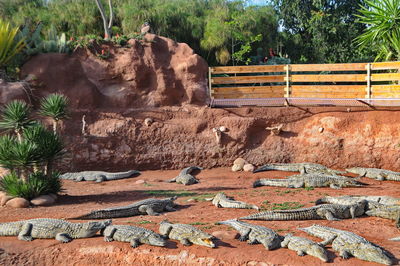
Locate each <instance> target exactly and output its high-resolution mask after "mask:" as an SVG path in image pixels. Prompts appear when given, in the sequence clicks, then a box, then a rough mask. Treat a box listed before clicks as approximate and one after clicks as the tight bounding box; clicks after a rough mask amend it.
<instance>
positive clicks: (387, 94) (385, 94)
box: [372, 92, 400, 98]
mask: <svg viewBox="0 0 400 266" xmlns="http://www.w3.org/2000/svg"><path fill="white" fill-rule="evenodd" d="M372 95H373V96H374V98H400V92H372Z"/></svg>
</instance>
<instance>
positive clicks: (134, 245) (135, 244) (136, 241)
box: [131, 238, 140, 248]
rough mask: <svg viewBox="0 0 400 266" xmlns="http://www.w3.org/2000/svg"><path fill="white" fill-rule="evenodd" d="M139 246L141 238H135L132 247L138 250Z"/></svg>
mask: <svg viewBox="0 0 400 266" xmlns="http://www.w3.org/2000/svg"><path fill="white" fill-rule="evenodd" d="M139 245H140V241H139V238H133V239H132V240H131V247H133V248H137V247H138V246H139Z"/></svg>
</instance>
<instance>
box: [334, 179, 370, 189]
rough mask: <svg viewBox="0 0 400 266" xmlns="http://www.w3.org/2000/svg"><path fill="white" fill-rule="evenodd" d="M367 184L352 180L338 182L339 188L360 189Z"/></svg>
mask: <svg viewBox="0 0 400 266" xmlns="http://www.w3.org/2000/svg"><path fill="white" fill-rule="evenodd" d="M365 185H367V184H365V183H363V182H360V181H357V180H356V179H354V178H345V179H343V180H341V181H340V186H341V187H362V186H365Z"/></svg>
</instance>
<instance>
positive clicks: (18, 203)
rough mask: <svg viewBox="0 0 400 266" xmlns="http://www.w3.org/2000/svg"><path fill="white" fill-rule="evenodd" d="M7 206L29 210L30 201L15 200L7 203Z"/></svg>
mask: <svg viewBox="0 0 400 266" xmlns="http://www.w3.org/2000/svg"><path fill="white" fill-rule="evenodd" d="M6 206H8V207H13V208H27V207H29V201H27V200H26V199H24V198H13V199H10V200H9V201H7V203H6Z"/></svg>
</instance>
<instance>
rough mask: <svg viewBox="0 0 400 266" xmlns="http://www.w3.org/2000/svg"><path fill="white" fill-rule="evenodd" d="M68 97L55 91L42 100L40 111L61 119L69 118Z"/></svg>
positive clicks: (57, 119) (44, 114)
mask: <svg viewBox="0 0 400 266" xmlns="http://www.w3.org/2000/svg"><path fill="white" fill-rule="evenodd" d="M67 107H68V98H67V97H65V96H64V95H62V94H59V93H53V94H50V95H48V96H47V97H46V98H43V99H42V101H41V102H40V111H39V113H40V114H41V115H43V116H48V117H51V118H52V119H54V120H56V121H59V120H62V119H65V118H68V108H67Z"/></svg>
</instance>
